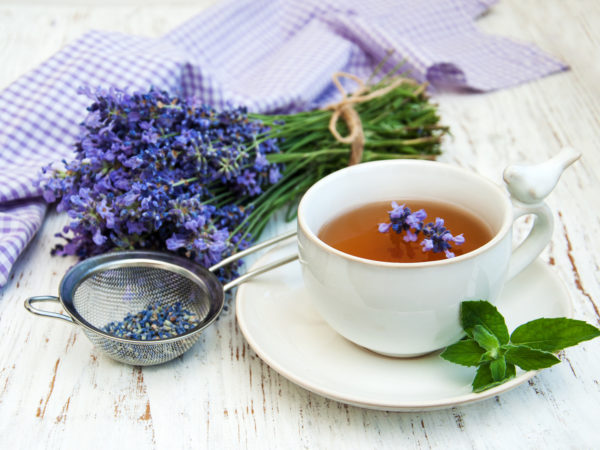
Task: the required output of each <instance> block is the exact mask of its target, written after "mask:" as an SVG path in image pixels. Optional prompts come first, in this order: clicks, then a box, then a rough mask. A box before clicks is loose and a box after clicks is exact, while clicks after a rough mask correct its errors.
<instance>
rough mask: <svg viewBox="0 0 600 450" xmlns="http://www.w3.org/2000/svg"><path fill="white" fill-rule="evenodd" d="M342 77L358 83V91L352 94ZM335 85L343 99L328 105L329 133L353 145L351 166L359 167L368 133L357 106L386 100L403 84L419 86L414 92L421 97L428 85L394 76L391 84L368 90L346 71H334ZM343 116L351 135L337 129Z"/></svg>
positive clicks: (351, 147)
mask: <svg viewBox="0 0 600 450" xmlns="http://www.w3.org/2000/svg"><path fill="white" fill-rule="evenodd" d="M340 78H348V79H350V80H353V81H355V82H356V83H357V84H358V88H357V89H356V90H355V91H354V92H353V93H352V94H350V95H348V93H347V92H346V89H344V86H342V83H341V82H340ZM332 79H333V84H335V86H336V87H337V88H338V90H339V91H340V92H341V93H342V100H340V101H339V102H337V103H332V104H331V105H328V106H326V107H325V108H324V109H325V110H331V111H333V114H332V115H331V119H330V120H329V131H330V132H331V134H332V135H333V137H335V139H336V140H337V141H338V142H341V143H342V144H350V149H351V150H350V160H349V162H348V165H349V166H352V165H354V164H358V163H359V162H360V161H361V160H362V154H363V150H364V148H365V134H364V131H363V127H362V122H361V120H360V115H359V114H358V112H356V109H354V106H355V105H357V104H359V103H363V102H368V101H369V100H372V99H374V98H377V97H383V96H384V95H387V94H388V93H390V92H391V91H393V90H394V89H396V88H397V87H398V86H400V85H402V84H410V85H412V86H418V87H417V89H416V90H415V92H414V95H415V96H417V95H420V94H421V93H422V92H423V91H424V90H425V89H426V87H427V83H423V84H419V83H417V82H416V81H415V80H412V79H410V78H405V77H394V78H392V79H391V82H390V83H389V84H387V85H386V86H384V87H382V88H379V89H375V90H371V91H369V87H368V86H367V85H366V84H365V83H364V82H363V81H362V80H361V79H360V78H359V77H357V76H356V75H353V74H351V73H347V72H335V73H334V74H333V75H332ZM340 117H341V118H342V119H343V120H344V122H346V126H347V127H348V135H347V136H342V135H341V134H340V133H339V132H338V130H337V122H338V120H339V119H340Z"/></svg>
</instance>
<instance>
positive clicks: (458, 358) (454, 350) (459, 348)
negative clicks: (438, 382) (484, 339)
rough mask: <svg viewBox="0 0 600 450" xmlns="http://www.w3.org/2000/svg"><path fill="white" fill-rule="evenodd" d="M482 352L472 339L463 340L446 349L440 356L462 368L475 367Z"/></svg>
mask: <svg viewBox="0 0 600 450" xmlns="http://www.w3.org/2000/svg"><path fill="white" fill-rule="evenodd" d="M484 352H485V350H484V349H483V348H481V347H480V346H479V344H478V343H477V342H475V341H474V340H473V339H464V340H462V341H458V342H457V343H456V344H452V345H450V346H449V347H447V348H446V350H444V351H443V352H442V354H441V355H440V356H441V357H442V358H444V359H445V360H447V361H450V362H453V363H455V364H460V365H462V366H476V365H478V364H479V362H480V361H481V356H482V355H483V353H484Z"/></svg>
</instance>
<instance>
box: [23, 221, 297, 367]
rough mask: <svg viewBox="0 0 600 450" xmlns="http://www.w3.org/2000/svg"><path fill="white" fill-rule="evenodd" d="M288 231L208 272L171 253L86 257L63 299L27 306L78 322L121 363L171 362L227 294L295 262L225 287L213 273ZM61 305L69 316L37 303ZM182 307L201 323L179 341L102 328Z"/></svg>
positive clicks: (66, 282)
mask: <svg viewBox="0 0 600 450" xmlns="http://www.w3.org/2000/svg"><path fill="white" fill-rule="evenodd" d="M295 234H296V233H295V232H290V233H287V234H284V235H281V236H278V237H275V238H273V239H270V240H268V241H265V242H262V243H260V244H257V245H255V246H253V247H250V248H248V249H246V250H243V251H241V252H239V253H236V254H235V255H232V256H230V257H229V258H226V259H224V260H222V261H221V262H219V263H218V264H216V265H214V266H212V267H211V268H209V269H205V268H204V267H202V266H200V265H199V264H196V263H194V262H192V261H190V260H188V259H185V258H182V257H178V256H175V255H172V254H168V253H160V252H151V251H137V250H136V251H121V252H114V253H107V254H104V255H100V256H95V257H92V258H89V259H86V260H84V261H82V262H80V263H79V264H77V265H75V266H73V267H72V268H71V269H70V270H69V271H68V272H67V273H66V274H65V276H64V277H63V279H62V280H61V282H60V287H59V296H58V297H54V296H49V295H44V296H36V297H30V298H28V299H27V300H25V308H26V309H27V310H28V311H29V312H31V313H33V314H37V315H40V316H45V317H52V318H57V319H61V320H65V321H67V322H69V323H71V324H78V325H80V326H81V327H82V329H83V331H84V333H85V334H86V335H87V337H88V338H89V340H90V341H92V343H93V344H94V345H95V346H96V347H97V348H98V349H100V350H102V351H103V352H104V353H106V354H107V355H108V356H110V357H111V358H113V359H116V360H117V361H121V362H124V363H126V364H132V365H136V366H150V365H154V364H161V363H164V362H167V361H169V360H171V359H173V358H176V357H177V356H179V355H181V354H182V353H184V352H185V351H187V350H188V349H189V348H190V347H191V346H192V345H193V344H194V343H195V342H196V341H197V340H198V338H199V337H200V333H201V332H202V331H203V330H204V329H205V328H206V327H208V326H209V325H210V324H211V323H212V322H214V321H215V319H216V318H217V316H218V315H219V313H220V312H221V310H222V309H223V304H224V293H225V292H226V291H228V290H229V289H231V288H233V287H235V286H237V285H239V284H241V283H243V282H244V281H246V280H248V279H249V278H252V277H254V276H256V275H259V274H261V273H264V272H266V271H268V270H271V269H274V268H276V267H279V266H281V265H283V264H286V263H288V262H291V261H293V260H295V259H296V258H297V255H291V256H289V257H286V258H283V259H280V260H278V261H275V262H273V263H270V264H267V265H265V266H263V267H259V268H258V269H255V270H252V271H250V272H247V273H245V274H244V275H242V276H240V277H238V278H236V279H235V280H233V281H231V282H230V283H228V284H226V285H224V286H223V285H222V284H221V283H220V282H219V280H218V279H217V277H216V276H215V275H214V273H213V272H214V271H215V270H217V269H219V268H220V267H223V266H225V265H227V264H229V263H231V262H233V261H236V260H238V259H240V258H243V257H244V256H246V255H248V254H250V253H253V252H255V251H257V250H260V249H262V248H265V247H268V246H271V245H273V244H275V243H277V242H280V241H282V240H284V239H288V238H290V237H292V236H294V235H295ZM46 301H52V302H60V303H61V304H62V306H63V308H64V310H65V311H66V313H67V314H60V313H56V312H51V311H45V310H41V309H38V308H36V307H34V306H33V304H34V303H37V302H46ZM157 302H158V304H159V305H161V306H170V305H172V304H174V303H176V302H180V303H181V306H182V308H185V309H187V310H189V311H190V312H193V313H195V314H196V315H197V317H198V318H199V319H200V323H199V324H198V325H197V326H196V327H194V328H192V329H190V330H188V331H186V332H185V333H183V334H180V335H178V336H175V337H169V338H163V339H157V340H149V341H142V340H137V339H131V338H121V337H116V336H113V335H111V334H109V333H107V332H105V331H103V330H102V327H104V326H105V325H106V324H108V323H110V322H113V321H120V320H123V317H124V316H125V315H126V314H128V313H131V314H135V313H137V312H138V311H140V310H143V309H145V308H147V307H148V306H149V305H153V304H155V303H157Z"/></svg>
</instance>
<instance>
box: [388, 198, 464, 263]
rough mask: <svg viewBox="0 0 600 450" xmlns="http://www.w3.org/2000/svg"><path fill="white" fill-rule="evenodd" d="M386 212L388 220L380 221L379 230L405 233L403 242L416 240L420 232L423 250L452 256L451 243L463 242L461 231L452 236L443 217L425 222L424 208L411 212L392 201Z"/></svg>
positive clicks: (448, 256)
mask: <svg viewBox="0 0 600 450" xmlns="http://www.w3.org/2000/svg"><path fill="white" fill-rule="evenodd" d="M388 214H389V217H390V222H384V223H380V224H379V232H380V233H387V232H389V231H390V230H393V231H395V232H396V233H398V234H401V233H405V235H404V237H403V240H404V241H405V242H416V241H417V239H418V235H419V234H420V233H422V234H423V236H424V238H423V240H422V241H421V242H420V245H421V247H422V250H423V251H424V252H426V251H432V252H433V253H441V252H444V254H445V255H446V258H454V256H455V255H454V253H453V252H452V251H451V250H452V245H451V244H455V245H461V244H463V243H464V242H465V238H464V236H463V235H462V233H461V234H459V235H457V236H453V235H452V233H451V232H450V230H448V229H447V228H446V227H445V226H444V219H442V218H440V217H437V218H436V219H435V222H429V223H427V224H426V223H425V219H426V218H427V213H426V212H425V210H424V209H420V210H418V211H415V212H412V211H411V210H410V208H408V207H407V206H406V205H398V203H396V202H392V210H391V211H389V213H388Z"/></svg>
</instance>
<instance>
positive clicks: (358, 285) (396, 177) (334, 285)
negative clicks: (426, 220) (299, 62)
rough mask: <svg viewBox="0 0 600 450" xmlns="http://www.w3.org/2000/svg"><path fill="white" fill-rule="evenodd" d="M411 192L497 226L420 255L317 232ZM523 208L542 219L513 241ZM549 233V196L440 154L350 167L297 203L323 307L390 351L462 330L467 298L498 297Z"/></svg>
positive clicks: (432, 343) (316, 297) (308, 279)
mask: <svg viewBox="0 0 600 450" xmlns="http://www.w3.org/2000/svg"><path fill="white" fill-rule="evenodd" d="M575 159H576V158H575ZM571 162H572V161H571ZM569 164H570V162H569ZM567 165H568V164H567ZM565 167H566V166H565ZM563 169H564V167H563V168H562V169H561V170H560V171H558V172H557V173H558V176H559V175H560V172H562V170H563ZM546 172H548V171H546ZM555 172H556V171H555ZM558 176H556V179H555V180H554V183H556V181H557V180H558ZM546 178H548V177H546ZM519 183H521V182H520V181H519ZM553 186H554V184H552V187H553ZM519 187H521V188H523V189H522V190H525V191H528V192H529V193H530V192H531V190H527V189H526V186H525V187H524V186H522V185H519ZM552 187H551V188H552ZM551 188H550V189H551ZM512 191H513V190H512V189H511V192H512ZM411 198H412V199H419V198H430V199H437V200H439V201H446V202H451V203H454V204H458V205H461V206H463V207H464V208H466V209H468V210H470V211H472V212H474V213H475V214H476V215H477V216H479V217H480V218H481V219H482V220H483V221H485V222H486V223H487V224H488V225H489V227H490V228H491V230H492V233H493V238H492V239H491V240H490V241H489V242H487V243H486V244H485V245H483V246H482V247H480V248H478V249H476V250H474V251H471V252H469V253H466V254H463V255H460V256H457V257H455V258H451V259H445V260H440V261H432V262H420V263H390V262H380V261H373V260H368V259H364V258H359V257H356V256H352V255H349V254H346V253H343V252H341V251H339V250H336V249H334V248H333V247H331V246H329V245H327V244H326V243H324V242H323V241H321V240H320V239H319V238H318V233H319V230H320V229H321V228H322V227H323V226H324V225H325V224H327V223H328V222H330V221H331V220H332V219H334V218H335V217H337V216H339V215H341V214H343V213H345V212H347V211H349V210H352V209H356V208H357V207H360V206H362V205H365V204H368V203H373V202H381V201H392V200H403V199H411ZM540 200H541V199H540ZM530 203H531V202H530ZM524 214H534V215H535V221H534V225H533V227H532V229H531V231H530V233H529V234H528V236H527V237H526V238H525V240H524V241H523V242H522V243H521V245H520V246H519V247H517V248H516V249H515V250H512V227H513V221H514V220H515V219H516V218H517V217H519V216H522V215H524ZM376 225H377V224H374V226H376ZM551 234H552V215H551V213H550V211H549V209H548V207H547V206H546V205H545V204H544V203H542V202H541V201H540V202H534V204H529V205H527V204H525V203H520V202H511V198H510V197H509V196H508V194H507V193H506V192H505V191H504V190H503V189H501V188H500V187H499V186H497V185H496V184H494V183H492V182H491V181H489V180H487V179H486V178H484V177H482V176H480V175H477V174H475V173H473V172H471V171H468V170H465V169H461V168H458V167H454V166H450V165H447V164H442V163H439V162H432V161H415V160H395V161H378V162H371V163H363V164H359V165H355V166H351V167H348V168H345V169H342V170H340V171H338V172H335V173H333V174H331V175H329V176H327V177H325V178H323V179H322V180H320V181H319V182H317V183H316V184H315V185H313V186H312V187H311V188H310V189H309V190H308V191H307V192H306V194H305V195H304V197H303V198H302V200H301V202H300V205H299V208H298V248H299V255H300V263H301V266H302V275H303V278H304V283H305V285H306V288H307V289H308V291H309V293H310V295H311V297H312V299H313V301H314V305H315V307H316V309H317V310H318V312H319V313H320V314H321V316H322V317H323V319H324V320H325V321H326V322H327V323H328V324H329V325H330V326H331V327H332V328H333V329H334V330H336V331H337V332H338V333H339V334H341V335H342V336H344V337H345V338H347V339H349V340H350V341H352V342H354V343H356V344H358V345H360V346H363V347H366V348H367V349H370V350H372V351H375V352H377V353H382V354H385V355H389V356H400V357H410V356H417V355H422V354H426V353H429V352H432V351H434V350H437V349H440V348H443V347H446V346H448V345H450V344H452V343H454V342H455V341H457V340H458V339H460V338H461V337H462V336H463V331H462V329H461V326H460V323H459V308H460V303H461V302H462V301H463V300H479V299H485V300H488V301H490V302H492V303H493V302H494V301H495V300H496V299H497V298H498V296H499V294H500V290H501V289H502V285H503V284H504V283H505V282H506V280H507V279H510V278H512V277H513V276H515V275H516V274H517V273H519V272H520V271H521V270H523V269H524V268H525V267H526V266H527V265H529V264H530V263H531V262H532V261H533V260H534V259H535V258H536V257H537V256H538V255H539V253H540V252H541V251H542V249H543V248H544V247H545V246H546V244H547V243H548V242H549V240H550V238H551ZM466 238H467V239H468V236H466Z"/></svg>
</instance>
